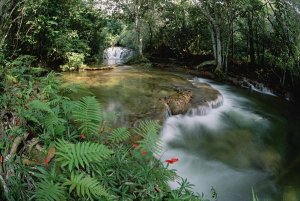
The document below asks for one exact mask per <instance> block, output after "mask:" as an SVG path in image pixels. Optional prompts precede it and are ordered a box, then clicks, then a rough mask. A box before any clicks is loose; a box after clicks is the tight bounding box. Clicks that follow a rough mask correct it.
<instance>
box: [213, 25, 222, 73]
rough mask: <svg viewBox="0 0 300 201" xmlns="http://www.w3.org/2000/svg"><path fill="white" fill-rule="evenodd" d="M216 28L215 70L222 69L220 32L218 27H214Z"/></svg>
mask: <svg viewBox="0 0 300 201" xmlns="http://www.w3.org/2000/svg"><path fill="white" fill-rule="evenodd" d="M215 30H216V34H215V36H216V41H217V46H216V56H217V58H216V61H217V68H216V71H222V69H223V53H222V40H221V33H220V29H219V28H218V27H216V28H215Z"/></svg>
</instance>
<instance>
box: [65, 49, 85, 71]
mask: <svg viewBox="0 0 300 201" xmlns="http://www.w3.org/2000/svg"><path fill="white" fill-rule="evenodd" d="M66 61H67V63H66V64H65V65H62V66H60V68H61V70H62V71H74V70H78V69H79V68H80V67H81V66H82V65H83V61H84V55H83V54H80V53H76V52H67V53H66Z"/></svg>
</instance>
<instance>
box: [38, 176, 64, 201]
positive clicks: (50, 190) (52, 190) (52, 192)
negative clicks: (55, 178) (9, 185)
mask: <svg viewBox="0 0 300 201" xmlns="http://www.w3.org/2000/svg"><path fill="white" fill-rule="evenodd" d="M32 198H34V199H35V200H41V201H42V200H43V201H48V200H49V201H63V200H67V199H66V193H65V189H64V187H63V186H60V185H59V184H56V183H53V182H52V181H45V180H44V181H41V182H38V183H37V188H36V191H35V192H34V195H33V197H32Z"/></svg>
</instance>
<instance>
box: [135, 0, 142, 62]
mask: <svg viewBox="0 0 300 201" xmlns="http://www.w3.org/2000/svg"><path fill="white" fill-rule="evenodd" d="M140 3H141V2H140V0H138V1H137V5H136V13H135V30H136V45H137V50H138V55H139V56H143V38H142V34H141V25H142V22H141V16H140V8H141V5H140Z"/></svg>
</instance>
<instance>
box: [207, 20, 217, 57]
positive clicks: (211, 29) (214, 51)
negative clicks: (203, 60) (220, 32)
mask: <svg viewBox="0 0 300 201" xmlns="http://www.w3.org/2000/svg"><path fill="white" fill-rule="evenodd" d="M209 31H210V35H211V42H212V46H213V53H214V58H215V60H217V43H216V37H215V32H214V30H213V28H212V27H211V26H209Z"/></svg>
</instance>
